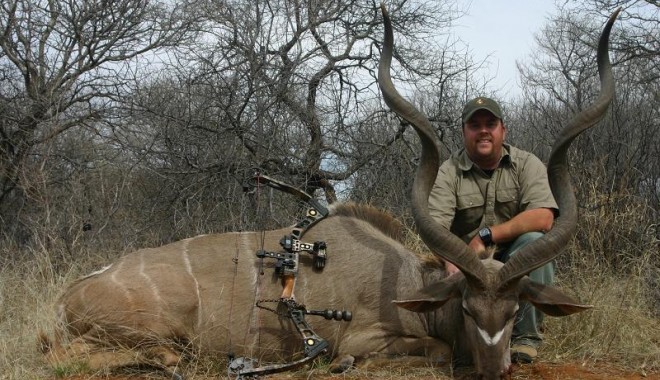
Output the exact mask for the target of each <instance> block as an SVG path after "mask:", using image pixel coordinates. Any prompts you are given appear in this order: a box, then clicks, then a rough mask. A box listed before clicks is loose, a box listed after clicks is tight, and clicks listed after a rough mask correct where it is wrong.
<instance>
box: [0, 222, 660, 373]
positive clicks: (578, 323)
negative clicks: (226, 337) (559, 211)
mask: <svg viewBox="0 0 660 380" xmlns="http://www.w3.org/2000/svg"><path fill="white" fill-rule="evenodd" d="M624 211H625V212H628V211H630V212H637V211H638V210H632V211H631V210H627V211H626V210H624ZM613 217H615V218H618V219H619V220H618V221H619V222H621V221H622V220H621V219H623V223H626V220H625V217H624V216H622V215H620V214H615V215H614V216H613ZM583 219H584V220H585V221H586V222H585V225H584V226H582V229H581V231H579V233H578V236H580V234H582V235H583V236H582V238H578V239H576V241H575V243H574V245H573V246H572V247H570V248H569V249H568V250H567V252H566V253H565V254H564V256H570V260H561V261H560V263H559V264H560V266H559V268H558V274H559V276H560V278H559V281H558V286H560V287H561V288H563V289H565V290H567V291H568V292H569V293H573V294H574V295H575V296H576V297H577V298H578V299H579V300H581V301H583V302H585V303H589V304H593V305H594V309H592V310H590V311H587V312H584V313H581V314H577V315H573V316H570V317H566V318H547V319H546V321H547V322H546V327H547V329H546V345H545V346H544V347H543V349H542V351H541V353H540V354H541V358H542V361H543V362H544V363H546V365H552V363H559V362H564V361H569V362H571V363H583V364H584V365H585V366H588V365H599V364H598V363H605V362H611V361H614V362H615V363H616V364H615V365H616V366H617V368H622V369H627V370H631V371H635V372H636V373H642V374H645V375H649V377H648V378H654V376H655V375H659V376H660V327H659V326H660V324H659V322H660V320H659V319H660V318H659V316H660V311H659V310H658V302H657V301H658V300H657V289H656V288H655V285H654V284H656V285H657V281H658V278H656V277H655V276H657V275H658V273H660V272H659V271H658V263H657V260H656V256H657V252H656V251H657V246H658V242H657V240H654V239H656V238H655V236H654V235H652V234H646V233H642V234H640V237H639V238H638V239H637V240H636V241H634V240H635V239H630V241H628V242H621V246H619V247H617V248H616V249H617V250H618V251H620V250H624V249H626V247H628V249H629V251H627V253H626V254H627V257H625V258H622V259H620V260H619V259H617V261H616V262H617V265H616V266H614V265H613V264H612V261H611V260H606V259H604V253H603V251H602V250H606V249H608V247H602V246H598V245H594V244H592V245H589V246H588V247H587V248H586V249H585V246H584V242H585V241H588V242H593V241H598V240H597V239H601V236H600V234H601V232H599V231H602V228H601V227H602V225H603V223H604V222H603V219H602V215H600V216H599V215H586V216H584V218H583ZM638 229H639V230H640V231H646V230H648V228H645V227H644V226H638ZM626 244H627V246H626ZM413 245H414V244H413ZM53 249H57V247H56V248H51V249H49V250H46V249H45V248H43V247H42V248H38V249H33V250H29V251H25V252H21V254H20V255H16V252H15V248H12V246H11V245H5V246H0V257H4V258H7V257H16V256H20V257H24V258H26V259H24V260H22V261H20V262H14V263H8V262H5V264H3V265H2V267H1V268H0V379H3V380H4V379H7V380H13V379H16V380H18V379H21V380H22V379H43V378H53V377H55V376H56V375H58V374H59V375H63V374H65V373H66V372H67V371H69V370H71V371H73V372H75V371H76V369H57V370H55V371H54V370H53V369H51V368H48V367H47V366H46V365H45V363H44V362H43V359H42V357H41V354H40V353H39V351H38V347H37V339H36V336H37V332H38V331H39V329H42V328H43V329H45V330H50V328H51V323H52V321H53V320H54V312H53V310H52V305H53V303H54V301H55V299H56V297H57V295H58V293H59V292H60V291H61V289H63V288H64V286H65V284H67V283H69V282H71V281H72V280H73V279H75V278H77V277H78V276H79V275H80V274H81V273H87V272H89V271H90V270H92V269H97V268H99V267H100V266H101V264H103V263H104V262H105V261H106V260H107V259H106V258H101V257H90V256H89V255H86V254H80V256H79V257H80V258H81V259H80V260H77V261H76V262H72V263H69V265H68V266H67V267H66V268H64V269H62V266H61V263H60V264H59V265H55V264H56V263H53V262H52V261H51V258H52V257H58V256H56V255H55V256H54V255H53V254H52V251H53ZM578 252H579V254H578ZM49 253H50V254H49ZM576 258H578V259H576ZM55 268H57V269H55ZM217 359H218V358H194V359H193V360H192V361H191V362H190V363H189V364H187V365H186V368H185V370H184V374H185V375H186V377H187V378H192V379H210V378H217V377H218V376H224V375H225V374H226V372H225V371H226V369H225V366H224V362H223V360H224V359H225V358H220V359H221V360H217ZM594 363H596V364H594ZM322 373H325V365H324V364H317V365H316V366H315V367H313V368H311V369H307V370H306V371H303V372H293V373H290V374H283V375H278V376H277V378H285V377H291V378H319V377H321V378H337V379H339V378H341V379H362V378H392V379H397V378H420V379H421V378H424V379H448V378H462V377H463V376H462V375H461V373H460V372H459V373H453V372H452V371H451V369H449V368H442V369H432V368H409V367H405V366H396V365H392V366H390V367H387V368H375V369H362V370H356V371H352V372H351V373H348V374H344V375H341V376H336V377H330V376H328V375H323V376H321V375H320V374H322ZM522 373H523V374H524V373H526V372H524V371H523V372H522ZM518 376H523V377H518ZM524 376H526V375H516V376H514V378H525V377H524ZM530 376H532V377H533V375H530ZM128 377H129V378H130V377H131V375H130V374H129V375H128ZM577 378H579V377H577Z"/></svg>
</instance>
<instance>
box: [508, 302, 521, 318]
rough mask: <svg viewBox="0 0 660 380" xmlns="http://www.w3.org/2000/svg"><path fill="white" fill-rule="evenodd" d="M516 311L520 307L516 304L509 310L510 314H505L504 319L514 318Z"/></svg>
mask: <svg viewBox="0 0 660 380" xmlns="http://www.w3.org/2000/svg"><path fill="white" fill-rule="evenodd" d="M518 309H520V305H519V304H516V306H515V307H514V308H513V309H512V310H511V313H507V314H506V319H507V320H511V319H514V318H515V317H516V313H518Z"/></svg>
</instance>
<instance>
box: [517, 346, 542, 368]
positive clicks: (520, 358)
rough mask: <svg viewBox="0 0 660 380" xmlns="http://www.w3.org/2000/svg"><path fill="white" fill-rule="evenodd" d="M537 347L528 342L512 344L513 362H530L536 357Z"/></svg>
mask: <svg viewBox="0 0 660 380" xmlns="http://www.w3.org/2000/svg"><path fill="white" fill-rule="evenodd" d="M537 355H538V353H537V352H536V348H534V347H532V346H530V345H527V344H514V345H513V346H511V362H512V363H518V364H529V363H531V362H533V361H534V359H536V356H537Z"/></svg>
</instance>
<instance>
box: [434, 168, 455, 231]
mask: <svg viewBox="0 0 660 380" xmlns="http://www.w3.org/2000/svg"><path fill="white" fill-rule="evenodd" d="M429 213H430V214H431V217H432V218H433V219H434V220H435V221H436V222H438V223H440V225H442V226H443V227H445V228H446V229H450V227H451V224H452V222H453V221H454V216H455V215H456V167H455V166H454V165H452V163H451V162H450V160H447V161H445V162H444V163H443V164H442V165H441V166H440V170H439V171H438V177H437V178H436V179H435V184H434V185H433V189H432V190H431V194H430V195H429Z"/></svg>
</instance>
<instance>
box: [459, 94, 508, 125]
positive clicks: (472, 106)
mask: <svg viewBox="0 0 660 380" xmlns="http://www.w3.org/2000/svg"><path fill="white" fill-rule="evenodd" d="M479 110H486V111H488V112H490V113H492V114H493V115H495V117H497V118H498V119H502V109H501V108H500V105H499V104H497V102H496V101H494V100H493V99H491V98H486V97H484V96H480V97H478V98H474V99H472V100H470V101H469V102H467V104H466V105H465V107H463V113H462V114H461V118H462V120H463V124H465V122H467V121H468V120H470V118H471V117H472V115H474V113H475V112H477V111H479Z"/></svg>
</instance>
